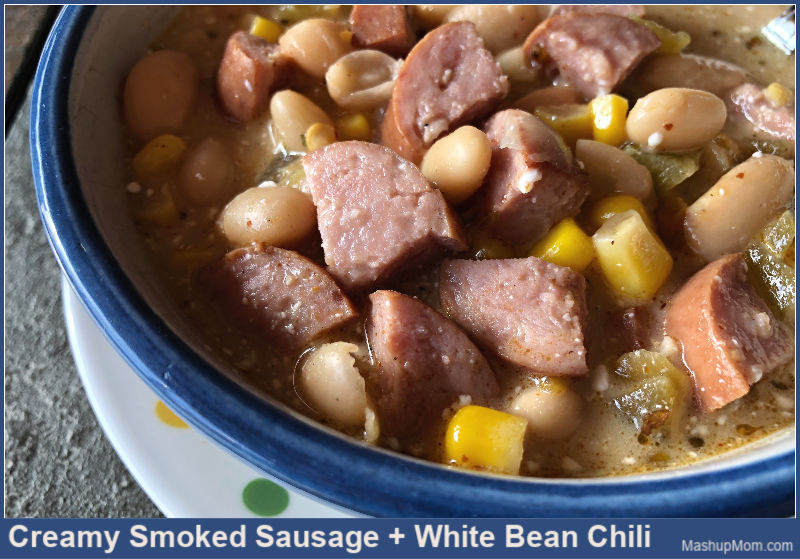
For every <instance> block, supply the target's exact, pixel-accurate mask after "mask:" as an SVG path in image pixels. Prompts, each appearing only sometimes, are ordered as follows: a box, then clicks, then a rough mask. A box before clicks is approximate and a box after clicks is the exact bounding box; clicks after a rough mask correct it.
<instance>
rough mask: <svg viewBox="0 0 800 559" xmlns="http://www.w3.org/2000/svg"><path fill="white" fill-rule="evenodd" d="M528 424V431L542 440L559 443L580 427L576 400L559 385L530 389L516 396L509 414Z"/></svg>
mask: <svg viewBox="0 0 800 559" xmlns="http://www.w3.org/2000/svg"><path fill="white" fill-rule="evenodd" d="M509 411H510V412H511V413H513V414H515V415H519V416H521V417H524V418H526V419H527V420H528V430H529V431H530V432H531V434H533V435H535V436H536V437H541V438H543V439H563V438H565V437H567V436H569V435H570V434H571V433H572V432H573V431H574V430H575V429H576V428H577V427H578V425H579V424H580V422H581V419H582V417H583V405H582V402H581V398H580V396H578V394H576V393H575V392H574V391H573V390H572V389H571V388H569V387H568V386H564V385H561V384H560V383H559V384H558V385H557V386H556V387H555V388H554V387H547V386H546V385H545V386H531V387H529V388H526V389H524V390H523V391H522V392H520V393H519V394H518V395H517V396H516V397H515V398H514V399H513V400H512V402H511V407H510V410H509Z"/></svg>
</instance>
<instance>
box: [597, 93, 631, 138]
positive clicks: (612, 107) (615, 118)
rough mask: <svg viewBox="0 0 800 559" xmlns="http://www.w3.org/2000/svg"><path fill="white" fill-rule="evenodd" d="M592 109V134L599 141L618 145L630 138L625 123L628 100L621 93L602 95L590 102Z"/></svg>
mask: <svg viewBox="0 0 800 559" xmlns="http://www.w3.org/2000/svg"><path fill="white" fill-rule="evenodd" d="M589 109H590V110H591V111H592V136H593V137H594V139H595V140H596V141H598V142H603V143H604V144H609V145H611V146H618V145H620V144H621V143H622V142H624V141H625V140H627V139H628V134H627V133H626V132H625V124H626V121H627V119H628V100H627V99H625V98H624V97H620V96H619V95H615V94H613V93H612V94H610V95H601V96H600V97H595V98H594V99H592V101H591V102H590V103H589Z"/></svg>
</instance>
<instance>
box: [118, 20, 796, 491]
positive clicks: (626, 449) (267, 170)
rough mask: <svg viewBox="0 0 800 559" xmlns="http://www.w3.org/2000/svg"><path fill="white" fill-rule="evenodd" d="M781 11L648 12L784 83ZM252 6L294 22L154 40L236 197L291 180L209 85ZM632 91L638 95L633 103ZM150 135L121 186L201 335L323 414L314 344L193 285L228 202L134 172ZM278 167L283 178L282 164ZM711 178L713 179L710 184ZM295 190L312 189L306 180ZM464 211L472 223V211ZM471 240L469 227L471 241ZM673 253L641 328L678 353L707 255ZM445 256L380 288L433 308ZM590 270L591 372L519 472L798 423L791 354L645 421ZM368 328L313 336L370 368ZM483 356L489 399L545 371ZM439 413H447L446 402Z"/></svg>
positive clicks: (256, 386)
mask: <svg viewBox="0 0 800 559" xmlns="http://www.w3.org/2000/svg"><path fill="white" fill-rule="evenodd" d="M782 9H783V7H781V6H758V7H756V6H686V7H682V6H648V7H647V17H648V19H652V20H654V21H657V22H659V23H661V24H663V25H664V26H666V27H668V28H670V29H672V30H675V31H678V30H683V31H686V32H688V33H689V34H690V35H691V38H692V41H691V44H690V45H689V46H688V47H687V49H686V52H692V53H697V54H702V55H705V56H712V57H715V58H719V59H722V60H725V61H729V62H732V63H735V64H737V65H739V66H741V67H743V68H744V69H745V70H747V71H748V72H749V73H750V74H751V75H752V76H753V78H754V79H755V81H756V82H758V83H760V84H761V85H766V84H768V83H770V82H780V83H782V84H783V85H785V86H787V87H793V85H794V56H791V57H788V56H786V55H784V54H783V53H782V52H780V51H779V50H778V49H776V48H775V47H774V46H772V45H770V44H769V43H767V42H766V40H765V39H764V38H763V37H761V36H760V35H759V29H760V28H761V27H762V26H763V25H764V24H765V23H766V22H767V21H769V20H770V19H772V18H773V17H775V16H776V15H778V14H779V13H780V12H781V11H782ZM348 11H349V8H348V7H342V8H341V9H335V8H332V7H329V8H328V9H327V10H323V11H322V12H316V14H312V12H311V11H309V14H312V15H321V17H327V18H329V19H334V20H337V21H342V22H347V15H348ZM254 14H259V15H262V16H264V17H267V18H271V19H273V20H275V21H276V22H280V23H282V24H283V25H284V26H286V27H288V25H289V24H290V22H289V21H286V18H287V16H286V12H284V11H282V9H281V8H280V7H275V6H264V7H257V6H252V7H211V6H196V7H187V8H184V9H183V10H182V11H181V13H180V14H179V15H178V17H177V18H176V19H175V21H174V22H173V23H172V24H171V25H170V26H169V28H168V29H167V31H166V32H165V33H164V34H163V35H162V36H161V37H159V38H158V39H157V40H156V41H155V42H154V43H153V44H152V50H161V49H173V50H178V51H182V52H185V53H187V54H188V55H189V56H190V57H191V59H192V61H193V62H194V64H195V65H196V67H197V68H198V70H199V75H200V86H199V94H198V97H197V102H196V104H195V107H194V109H193V112H192V114H191V116H190V118H189V119H188V120H187V121H186V124H185V125H184V126H183V128H182V129H181V130H180V132H179V134H178V135H179V136H180V137H181V138H182V139H183V140H184V141H185V142H186V144H187V145H188V146H190V147H191V146H195V145H197V144H198V143H200V142H201V141H202V140H203V139H204V138H206V137H208V136H214V137H216V138H217V139H219V140H220V141H221V142H222V143H224V145H225V146H227V148H228V150H229V153H230V156H231V158H232V160H233V170H232V173H233V176H232V180H231V181H230V186H229V191H230V192H229V196H228V197H227V199H228V200H229V199H231V198H233V197H234V196H235V195H236V194H237V193H239V192H241V191H244V190H246V189H248V188H251V187H253V186H256V185H258V184H259V183H261V182H262V181H264V180H274V181H276V182H281V179H282V178H284V179H285V177H286V175H285V173H286V169H287V167H286V166H285V165H284V163H285V161H284V159H285V154H283V153H281V152H280V149H279V146H278V147H276V142H275V139H274V138H275V136H274V130H273V128H272V125H271V121H270V115H269V111H265V112H264V113H263V114H261V115H260V116H258V117H256V118H254V119H253V120H250V121H249V122H247V123H238V122H235V121H233V120H232V119H230V118H229V117H227V116H225V115H224V114H223V113H222V111H221V110H220V108H219V103H218V100H217V96H216V93H215V75H216V72H217V68H218V66H219V63H220V59H221V57H222V54H223V51H224V49H225V43H226V41H227V39H228V37H229V36H230V35H231V33H233V32H234V31H237V30H242V29H245V30H246V29H247V28H248V27H249V22H250V21H251V19H252V16H253V15H254ZM294 15H296V14H293V15H292V18H293V17H294ZM282 20H283V21H282ZM421 35H422V33H420V35H419V36H420V37H421ZM511 85H512V88H511V91H512V93H511V94H510V95H509V97H508V98H507V99H506V100H505V101H504V103H505V104H504V105H501V107H503V106H507V105H508V104H509V103H511V102H513V97H512V96H513V95H515V94H516V95H518V96H521V95H522V94H524V93H526V92H527V91H529V90H531V89H534V88H535V87H537V86H539V87H541V86H543V85H548V84H546V83H542V82H539V83H538V84H533V85H532V84H530V83H514V81H513V80H512V83H511ZM282 87H283V88H287V89H292V90H295V91H298V92H301V93H303V94H305V95H306V96H307V97H308V98H310V99H311V100H312V101H314V102H315V103H317V104H318V105H319V107H321V108H322V109H323V110H324V111H326V112H327V113H328V114H329V115H330V116H331V117H334V118H336V117H338V116H341V115H344V114H347V112H348V111H345V110H344V109H342V108H340V107H338V106H337V105H336V103H334V102H333V101H332V100H331V99H330V97H329V96H328V93H327V90H326V88H325V85H324V82H323V81H322V80H319V79H314V78H311V77H310V76H308V75H305V74H304V73H303V72H301V71H299V70H295V71H293V72H292V73H291V74H290V75H289V76H288V77H287V78H286V83H284V84H283V86H282ZM634 101H635V99H630V106H631V107H632V106H633V104H634ZM367 116H368V118H369V121H370V124H371V130H372V140H373V141H375V142H379V141H380V135H379V129H380V122H381V120H382V118H383V116H384V110H383V108H382V107H380V108H377V109H374V110H372V111H370V112H368V114H367ZM142 146H143V142H142V141H141V140H137V139H134V138H129V140H128V148H129V149H128V153H129V160H128V164H129V166H131V171H130V173H129V176H130V177H131V180H130V183H129V184H128V185H127V188H128V191H129V193H130V194H129V198H130V207H131V211H132V214H133V216H134V218H135V219H136V220H137V223H138V225H139V229H140V231H141V234H142V236H143V239H144V241H145V243H146V244H147V246H148V248H149V249H150V253H151V256H152V258H153V261H154V263H155V268H156V269H158V270H159V271H160V273H161V274H162V275H163V280H164V283H165V285H166V286H167V287H168V288H169V289H170V291H171V293H172V294H173V296H174V297H175V298H176V299H177V300H179V301H180V302H181V304H182V306H183V307H184V308H185V311H186V313H187V314H188V315H189V316H190V317H191V318H192V320H193V321H194V322H195V323H196V324H197V326H198V328H199V330H200V331H202V332H203V334H204V336H205V337H204V344H205V345H206V347H207V349H208V350H210V351H211V352H213V353H214V354H216V355H219V356H220V358H221V359H222V360H224V361H225V362H227V363H228V364H229V365H230V371H231V372H232V374H233V375H234V376H235V377H236V378H237V379H238V380H240V382H241V383H242V384H245V385H247V386H249V387H251V388H252V389H253V390H255V391H257V392H258V393H261V394H264V395H269V396H273V397H275V398H276V399H278V400H280V401H281V402H284V403H286V404H288V405H289V406H291V407H292V408H294V409H296V410H297V411H299V412H301V413H303V414H305V415H308V416H310V417H312V418H315V419H317V420H319V421H321V422H322V423H326V420H325V419H324V418H323V417H322V416H320V415H319V414H318V413H316V412H315V411H314V410H313V409H312V408H311V406H309V405H308V404H307V403H306V402H305V401H304V400H303V398H302V397H301V396H300V395H299V393H298V391H297V390H296V386H295V385H296V375H297V371H298V367H299V366H301V364H302V362H303V358H304V356H305V355H306V352H307V350H308V348H302V349H298V350H295V351H289V352H286V351H276V349H275V348H273V347H270V346H269V344H266V343H264V340H263V339H262V338H260V337H259V336H255V335H252V334H250V333H247V332H243V331H242V330H241V329H240V328H238V327H237V326H236V325H233V324H231V323H230V321H229V320H227V318H226V316H224V314H222V313H221V312H220V309H219V308H218V307H216V306H214V305H213V304H212V303H211V302H209V300H208V297H207V296H206V292H205V290H204V288H203V286H202V285H199V283H198V279H197V278H198V271H199V270H201V269H203V268H204V267H205V266H207V265H208V264H209V263H211V262H213V261H215V260H218V259H220V258H222V256H223V255H224V254H225V253H226V252H227V251H228V250H229V248H230V247H229V245H228V242H227V240H226V239H225V238H224V236H223V235H222V234H220V231H219V229H218V227H217V220H218V218H219V215H220V212H221V210H222V207H223V206H224V203H221V204H216V205H212V206H206V207H193V206H192V204H190V203H187V201H186V200H183V199H182V198H181V195H180V192H176V191H175V184H176V181H177V180H178V178H177V175H176V172H175V171H169V172H166V173H164V174H162V175H160V176H159V177H158V178H157V179H152V180H140V179H139V178H137V176H136V174H135V171H134V170H133V169H132V165H133V163H132V162H133V158H134V156H135V155H136V154H137V153H138V152H139V150H140V149H141V148H142ZM739 149H740V150H741V153H742V154H743V155H740V156H739V157H740V160H743V159H744V158H745V155H747V154H749V153H751V152H752V151H753V147H752V146H749V145H747V144H744V145H741V146H739ZM289 159H291V157H290V158H289ZM281 170H283V171H282V172H283V173H284V174H283V175H281V174H280V172H281ZM704 186H705V188H708V187H709V186H711V184H708V185H704ZM300 188H301V189H303V188H304V187H303V186H302V185H301V186H300ZM705 188H704V189H705ZM154 200H156V201H158V202H156V206H157V210H156V212H159V211H160V212H162V213H156V215H157V216H158V215H161V216H162V217H163V219H161V218H158V217H157V218H156V219H153V205H154ZM226 201H227V200H226ZM173 213H174V214H175V215H174V216H173V215H172V214H173ZM162 214H163V215H162ZM164 216H166V217H164ZM462 217H463V218H464V220H465V221H466V222H467V223H468V224H469V223H470V219H471V216H470V214H469V212H468V211H467V212H466V213H465V214H464V215H462ZM476 240H477V239H476V238H473V241H476ZM667 244H669V243H667ZM293 248H296V249H297V250H298V251H299V252H301V253H302V254H304V255H306V256H308V257H309V258H311V259H313V260H314V261H316V262H317V263H319V264H320V265H322V266H324V254H323V251H322V247H321V245H320V237H319V233H317V232H316V231H315V232H314V233H313V234H312V235H310V237H309V238H307V239H306V240H304V241H303V242H302V243H301V244H300V245H299V246H296V247H293ZM529 248H530V247H529V246H517V247H514V250H515V251H516V252H515V254H516V256H524V255H526V254H527V251H528V249H529ZM671 254H672V257H673V259H674V268H673V270H672V272H671V274H670V276H669V278H668V279H667V280H666V282H665V283H664V284H663V286H662V287H661V288H660V289H659V290H658V292H657V294H656V296H655V297H654V299H653V300H652V301H651V302H650V303H648V304H646V305H640V307H642V308H643V310H644V311H646V312H645V313H644V314H645V315H646V317H647V318H646V321H647V326H646V328H645V331H646V332H647V336H646V339H645V340H643V343H642V346H643V347H644V349H647V350H652V351H660V352H663V353H665V354H667V355H668V356H670V357H672V358H673V361H679V360H680V352H679V348H677V347H674V344H673V346H670V340H666V341H665V338H664V333H663V329H662V328H661V326H660V325H661V324H662V323H663V320H664V314H665V308H666V306H667V304H668V302H669V301H670V299H671V297H672V295H673V294H674V293H675V291H676V290H678V289H679V288H680V287H681V286H682V285H683V284H684V283H685V282H686V280H687V279H688V278H689V277H690V276H691V275H692V274H694V273H695V272H697V271H698V270H699V269H700V268H702V267H703V265H704V264H705V261H703V260H702V259H700V258H698V257H697V256H696V255H694V254H692V252H691V251H690V250H689V249H688V248H686V247H681V248H677V249H676V248H672V249H671ZM467 256H468V255H466V254H464V255H460V256H456V257H467ZM440 262H441V261H440V260H434V261H432V262H427V263H424V264H422V265H415V266H413V267H411V269H408V270H405V271H403V272H401V273H399V274H398V275H396V276H395V277H394V278H393V279H392V280H391V282H390V283H389V284H388V285H385V284H384V285H382V287H387V288H389V289H395V290H397V291H400V292H402V293H405V294H408V295H413V296H416V297H418V298H419V299H420V300H422V301H424V302H426V303H428V304H429V305H431V306H432V307H434V308H436V309H438V308H439V296H438V277H439V275H438V274H439V265H440ZM585 276H586V279H587V300H588V306H589V314H590V318H589V328H588V331H589V334H588V337H587V340H588V343H587V354H588V368H589V374H588V375H586V376H585V377H584V378H568V379H566V381H565V382H566V383H567V384H568V386H569V388H570V389H571V390H574V391H575V393H577V394H578V395H579V396H580V398H581V400H582V412H581V418H580V424H579V426H578V427H577V429H576V430H575V431H574V433H572V434H571V435H570V436H568V437H566V438H564V439H560V440H554V441H548V440H545V439H542V438H539V437H535V436H528V437H526V439H525V453H524V457H523V460H522V465H521V469H520V474H521V475H530V476H544V477H595V476H613V475H628V474H636V473H643V472H649V471H656V470H662V469H666V468H673V467H677V466H683V465H686V464H690V463H693V462H696V461H699V460H705V459H708V458H711V457H714V456H717V455H719V454H721V453H724V452H727V451H730V450H733V449H736V448H739V447H742V446H744V445H746V444H749V443H752V442H754V441H756V440H759V439H761V438H763V437H765V436H767V435H770V434H772V433H775V432H776V431H778V430H780V429H783V428H788V427H789V426H791V425H792V424H793V422H794V389H795V384H794V362H793V361H792V362H791V363H789V364H788V365H785V366H782V367H780V368H779V369H778V370H776V371H772V372H770V373H769V374H765V375H764V378H763V380H761V381H760V382H757V383H756V384H754V385H753V386H752V387H751V389H750V391H749V393H748V394H747V395H746V396H744V397H742V398H740V399H738V400H736V401H734V402H732V403H730V404H728V405H726V406H724V407H723V408H721V409H719V410H716V411H713V412H711V413H705V414H701V413H698V411H697V407H696V404H694V403H691V404H690V405H689V409H688V410H687V411H686V412H685V414H684V415H683V417H681V418H680V419H679V420H678V419H674V420H673V422H672V423H671V424H669V425H668V426H667V427H662V428H654V429H653V430H652V431H650V432H649V433H643V432H641V431H640V429H637V428H636V427H635V426H634V424H633V423H632V422H631V420H630V419H629V418H628V417H627V416H625V415H624V414H622V413H620V412H619V411H618V410H617V409H616V408H615V407H614V406H613V405H611V403H610V399H609V397H608V394H612V393H615V392H619V391H620V390H622V389H623V388H624V386H625V382H626V379H623V378H622V377H619V376H618V375H615V374H614V373H613V368H614V361H615V360H616V359H617V358H618V357H619V356H620V355H621V354H622V353H624V352H625V351H627V349H621V348H622V347H623V345H624V344H623V342H622V340H618V339H616V338H615V336H617V334H618V332H617V330H616V329H615V328H614V327H613V325H610V324H612V323H610V322H609V321H610V320H612V319H613V317H614V316H616V314H617V313H619V311H620V310H621V308H623V307H620V305H618V303H617V301H616V299H615V298H614V297H612V296H611V295H609V293H608V290H607V289H606V288H605V286H604V281H603V277H602V273H601V272H600V270H599V269H598V267H597V266H596V265H592V266H590V267H589V268H588V269H587V271H586V272H585ZM352 298H353V301H354V304H355V305H356V306H357V307H359V308H363V307H364V305H365V304H366V297H365V296H363V295H353V297H352ZM364 338H365V336H364V325H363V322H361V321H357V322H356V323H355V324H351V325H348V326H346V327H344V328H338V329H334V330H333V331H330V332H328V333H326V334H325V335H324V336H323V337H322V338H320V339H318V340H317V341H315V342H314V345H317V346H318V345H320V344H322V343H326V342H333V341H347V342H352V343H354V344H356V345H358V346H359V347H360V348H362V352H361V353H360V354H359V355H357V356H356V361H357V364H358V367H359V369H361V371H362V373H364V372H365V371H367V370H368V369H369V368H370V367H373V366H374V365H373V364H372V363H371V360H370V357H369V354H368V351H367V347H366V343H365V339H364ZM487 359H488V360H489V362H490V364H491V366H492V368H493V369H494V371H495V373H496V374H497V378H498V381H499V383H500V385H501V396H500V397H499V398H498V399H497V400H496V401H494V402H490V403H489V404H490V405H491V407H495V408H497V409H507V408H508V403H509V402H510V401H511V400H512V399H513V398H514V397H515V396H516V395H518V394H519V393H520V391H522V390H523V389H525V388H526V387H529V386H531V385H537V384H539V383H541V382H543V381H542V380H541V378H538V377H536V376H532V375H531V374H530V373H525V372H520V371H519V370H515V369H514V367H511V366H509V365H507V364H505V363H504V362H502V361H501V360H500V359H498V358H496V357H492V356H488V355H487ZM545 382H546V381H545ZM600 388H602V389H603V390H600ZM462 403H464V402H462ZM456 407H457V405H455V406H454V408H453V409H455V408H456ZM444 415H445V417H447V413H445V414H444ZM379 419H380V418H379ZM445 424H446V422H445V421H443V422H442V424H441V425H440V426H435V427H434V428H432V429H431V432H430V433H428V435H427V436H426V437H425V438H424V439H422V440H420V441H417V443H415V444H412V445H406V446H405V448H402V450H403V451H404V452H407V453H410V454H414V455H418V456H422V457H425V458H428V459H431V460H434V461H440V460H441V453H442V449H441V445H442V442H441V441H442V436H443V431H444V427H445ZM334 427H336V426H335V425H334ZM345 431H346V432H348V434H350V435H352V436H353V437H355V438H358V439H364V438H370V437H371V436H372V434H371V433H370V432H369V429H367V432H365V431H364V429H361V428H358V429H349V430H347V429H345ZM378 444H381V445H382V446H387V447H389V448H397V447H398V444H397V441H395V440H392V439H390V438H382V439H380V440H379V441H378Z"/></svg>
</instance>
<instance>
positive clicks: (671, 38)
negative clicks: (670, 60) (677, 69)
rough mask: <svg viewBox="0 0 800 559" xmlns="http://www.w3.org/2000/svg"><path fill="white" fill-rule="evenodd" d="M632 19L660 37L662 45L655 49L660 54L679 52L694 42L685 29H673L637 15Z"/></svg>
mask: <svg viewBox="0 0 800 559" xmlns="http://www.w3.org/2000/svg"><path fill="white" fill-rule="evenodd" d="M631 19H634V20H636V21H638V22H639V23H641V24H642V25H644V26H645V27H647V28H648V29H649V30H650V31H652V32H653V33H654V34H655V36H656V37H658V39H659V40H660V41H661V45H660V46H659V47H658V48H657V49H656V50H655V52H656V53H658V54H677V53H679V52H681V51H682V50H683V49H684V48H686V47H687V46H688V45H689V43H691V42H692V37H691V36H690V35H689V34H688V33H686V32H685V31H672V30H671V29H667V28H666V27H664V26H663V25H660V24H658V23H656V22H655V21H652V20H649V19H642V18H640V17H635V16H632V17H631Z"/></svg>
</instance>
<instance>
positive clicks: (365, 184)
mask: <svg viewBox="0 0 800 559" xmlns="http://www.w3.org/2000/svg"><path fill="white" fill-rule="evenodd" d="M303 168H304V169H305V173H306V178H307V181H308V186H309V188H310V190H311V195H312V197H313V199H314V204H315V205H316V207H317V220H318V223H319V231H320V234H321V235H322V247H323V249H324V250H325V262H326V263H327V264H328V266H329V267H330V271H331V273H332V274H333V275H334V276H335V277H336V278H337V279H338V280H339V281H341V282H342V284H343V285H344V286H345V287H346V288H349V289H362V288H366V287H370V286H372V285H375V284H377V283H379V282H381V281H384V280H386V279H387V278H388V277H389V276H390V275H391V274H392V273H393V272H395V271H396V270H398V269H399V268H401V267H404V266H407V265H411V264H412V263H416V262H419V261H420V260H421V259H423V258H425V257H427V256H429V255H432V254H433V253H435V252H438V251H440V250H442V248H446V249H452V250H464V249H466V243H465V241H464V234H463V231H462V229H461V225H460V224H459V222H458V219H457V218H456V217H455V214H454V213H453V212H452V210H451V209H450V207H449V206H448V205H447V203H446V202H445V200H444V198H443V197H442V193H441V192H439V191H438V190H435V189H433V188H431V185H430V183H429V182H428V180H427V179H426V178H425V177H424V176H423V175H422V173H421V172H420V170H419V169H418V168H417V167H416V165H414V164H413V163H411V162H410V161H407V160H405V159H403V158H402V157H400V156H399V155H397V154H396V153H395V152H393V151H392V150H390V149H389V148H386V147H384V146H380V145H378V144H372V143H368V142H357V141H352V142H336V143H334V144H331V145H329V146H326V147H324V148H322V149H318V150H316V151H314V152H312V153H309V154H308V155H306V156H305V157H304V158H303Z"/></svg>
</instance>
